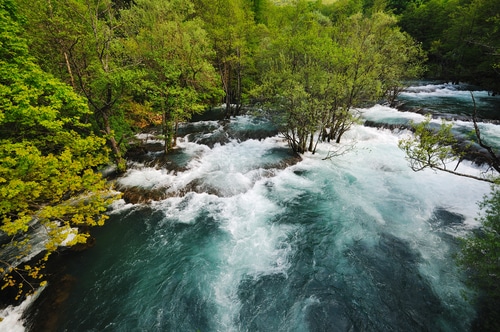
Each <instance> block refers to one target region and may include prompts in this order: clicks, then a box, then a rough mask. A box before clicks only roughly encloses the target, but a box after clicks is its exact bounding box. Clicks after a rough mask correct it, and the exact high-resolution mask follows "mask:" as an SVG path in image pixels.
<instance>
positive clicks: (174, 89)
mask: <svg viewBox="0 0 500 332" xmlns="http://www.w3.org/2000/svg"><path fill="white" fill-rule="evenodd" d="M193 14H194V10H193V4H192V3H191V2H189V1H176V0H171V1H168V2H165V1H159V0H138V1H136V2H135V4H134V5H133V6H131V8H130V9H128V10H124V11H122V12H121V15H122V21H123V24H124V27H123V28H122V29H123V33H124V35H125V36H126V37H127V43H126V44H125V46H126V49H127V51H128V52H129V53H130V54H131V56H132V57H133V58H134V59H135V61H136V62H137V63H138V64H139V67H140V68H141V70H142V71H143V73H144V76H143V81H142V89H143V90H144V91H145V94H147V96H145V99H146V100H149V101H150V103H151V106H152V107H156V108H157V109H159V110H160V111H161V114H162V122H163V133H164V136H165V152H167V151H168V150H170V149H171V148H172V147H173V145H175V141H176V140H175V135H176V128H177V125H178V123H179V122H182V121H187V120H189V119H190V118H191V116H192V115H193V114H195V113H199V112H201V111H203V110H204V109H205V108H206V105H207V104H209V102H210V101H211V100H212V99H214V98H215V97H216V96H218V95H219V94H220V92H219V90H218V88H217V83H218V82H217V79H218V77H217V75H216V72H215V70H214V68H213V66H212V65H211V63H210V60H211V59H212V58H213V56H214V52H213V50H212V48H211V44H210V42H209V39H208V36H207V33H206V31H205V30H204V29H203V28H202V22H201V20H200V19H198V18H194V17H193Z"/></svg>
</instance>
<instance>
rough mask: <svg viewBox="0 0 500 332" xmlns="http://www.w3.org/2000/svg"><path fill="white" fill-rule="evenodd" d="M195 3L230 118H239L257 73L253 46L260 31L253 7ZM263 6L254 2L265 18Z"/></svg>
mask: <svg viewBox="0 0 500 332" xmlns="http://www.w3.org/2000/svg"><path fill="white" fill-rule="evenodd" d="M194 3H195V9H196V13H197V15H199V16H200V17H201V18H202V20H203V22H204V23H205V29H206V31H207V33H208V37H209V38H210V39H211V41H212V45H213V48H214V50H215V59H214V60H215V61H214V67H215V68H216V69H217V71H218V73H219V76H220V79H221V83H222V87H223V89H224V95H225V96H224V103H225V105H226V117H230V116H231V115H238V114H239V113H240V110H241V107H242V104H243V98H244V95H245V90H246V89H248V87H247V86H245V83H247V82H248V76H249V75H250V73H252V69H253V62H252V56H253V54H254V46H255V45H256V43H253V42H252V37H254V35H253V33H254V32H255V31H256V30H255V21H254V16H253V12H252V10H251V7H250V5H252V4H250V1H248V0H217V1H201V0H195V1H194ZM262 6H263V4H262V2H261V1H254V2H253V5H252V7H253V8H254V9H255V10H256V11H257V12H256V15H257V14H258V15H260V14H262V12H261V11H260V12H259V10H261V9H262ZM257 19H259V20H262V18H257ZM234 105H235V106H234Z"/></svg>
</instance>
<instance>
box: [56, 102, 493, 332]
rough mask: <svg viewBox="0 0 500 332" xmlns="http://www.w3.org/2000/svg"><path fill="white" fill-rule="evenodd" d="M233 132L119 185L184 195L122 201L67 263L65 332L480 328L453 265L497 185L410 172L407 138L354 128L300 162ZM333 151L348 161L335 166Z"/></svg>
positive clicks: (236, 125)
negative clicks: (69, 285) (175, 167)
mask: <svg viewBox="0 0 500 332" xmlns="http://www.w3.org/2000/svg"><path fill="white" fill-rule="evenodd" d="M362 111H363V116H364V117H365V118H367V119H368V118H369V119H371V120H376V121H385V120H386V119H388V118H394V119H396V118H399V119H406V120H408V119H413V120H421V119H422V116H421V115H418V114H413V113H401V112H398V111H396V110H394V109H390V108H387V107H383V106H378V105H377V106H375V107H373V108H370V109H365V110H362ZM458 124H460V123H458ZM222 125H223V124H221V123H217V122H212V121H207V122H200V123H198V124H196V125H189V128H184V129H185V131H184V136H183V137H181V138H180V140H179V143H178V146H179V151H178V153H177V157H178V158H180V159H181V160H182V164H183V167H182V169H181V170H179V171H177V172H175V173H174V172H171V171H168V170H166V169H162V168H153V167H145V166H144V165H139V164H136V165H135V166H133V167H132V168H131V169H130V170H129V172H128V173H127V174H125V176H124V177H123V178H121V179H120V180H119V181H120V183H121V185H124V186H131V187H134V186H142V187H143V188H146V189H154V190H164V191H165V192H168V193H169V194H173V195H169V196H172V197H170V198H168V199H165V200H161V201H157V202H153V203H151V204H148V205H132V204H126V203H125V202H124V201H120V202H117V204H115V205H114V206H113V209H112V211H111V212H110V216H111V217H110V220H109V221H108V222H107V224H106V225H105V226H104V227H102V228H100V229H98V230H96V231H95V238H96V240H97V242H96V245H95V246H94V247H92V248H90V249H88V250H87V251H85V252H82V253H80V254H78V255H76V256H75V257H74V258H72V259H71V261H69V262H68V263H67V264H68V265H67V267H66V270H65V271H66V272H67V273H69V274H71V275H72V276H74V277H75V278H76V282H75V285H74V287H73V289H72V291H71V293H70V297H69V298H68V300H67V301H66V302H65V304H64V306H63V308H62V309H61V310H60V312H59V321H58V326H57V331H71V332H73V331H425V330H429V331H467V330H468V329H469V327H470V324H471V322H472V321H473V319H474V317H475V309H474V307H473V306H472V305H471V304H470V303H469V302H467V301H466V300H464V297H463V295H464V294H469V295H470V291H469V290H468V289H467V288H466V287H465V286H464V284H463V276H462V275H461V273H460V271H458V269H457V268H456V266H455V264H454V260H453V255H454V254H455V253H456V251H457V249H458V247H457V240H456V238H457V236H461V235H464V234H466V233H467V232H469V231H470V230H471V229H472V228H473V227H475V226H476V225H477V223H476V221H475V217H476V215H477V212H478V207H477V204H476V202H478V201H479V200H481V198H482V196H483V195H484V194H486V193H488V192H489V186H488V184H486V183H480V182H478V181H474V180H471V179H466V178H459V177H455V176H452V175H449V174H441V173H435V172H432V171H424V172H420V173H414V172H412V171H411V170H410V169H409V168H408V166H407V163H406V161H405V159H404V155H403V152H402V151H400V150H399V149H398V148H397V143H398V140H399V139H400V138H403V137H406V136H407V135H409V133H408V132H406V131H404V130H400V131H394V132H391V131H388V130H378V129H376V128H368V127H363V126H355V127H354V128H353V129H352V130H351V131H350V132H348V133H347V134H346V135H345V137H344V141H343V143H342V144H341V145H340V146H339V145H330V144H320V146H319V148H318V152H317V153H316V154H315V155H305V156H304V158H303V159H302V160H301V161H299V162H296V163H293V162H292V160H293V158H292V156H291V155H290V153H289V152H288V151H289V150H288V149H287V146H286V142H284V141H283V140H282V139H281V138H280V137H279V136H272V137H270V138H265V139H264V138H263V137H262V136H264V135H261V132H260V131H259V126H263V127H264V131H267V132H271V131H272V128H270V127H269V125H268V124H266V123H265V122H263V121H262V119H256V118H253V117H250V116H243V117H239V118H237V119H234V120H232V122H231V123H230V124H229V125H228V124H226V126H229V127H226V128H230V135H226V136H225V137H224V141H223V142H222V141H221V135H222V134H221V133H223V131H222V130H221V126H222ZM193 127H198V128H199V129H200V128H201V130H200V131H197V130H196V128H193ZM485 128H486V129H488V130H489V132H490V136H491V137H495V136H496V135H497V129H496V127H495V126H494V125H491V127H485ZM240 133H241V135H240ZM212 135H214V136H217V137H216V138H214V139H212V137H211V136H212ZM252 135H255V136H257V139H248V138H249V137H252ZM497 137H500V135H498V136H497ZM207 142H210V143H207ZM332 150H336V151H347V150H348V151H349V152H348V153H345V154H341V155H339V156H338V157H335V158H333V159H331V160H322V159H323V158H324V157H325V156H326V155H327V154H328V153H329V152H331V151H332ZM461 170H462V171H464V172H469V173H473V174H477V173H479V172H481V170H479V169H477V168H475V167H474V166H472V165H470V164H468V163H467V162H464V163H463V164H462V165H461ZM176 193H177V195H176Z"/></svg>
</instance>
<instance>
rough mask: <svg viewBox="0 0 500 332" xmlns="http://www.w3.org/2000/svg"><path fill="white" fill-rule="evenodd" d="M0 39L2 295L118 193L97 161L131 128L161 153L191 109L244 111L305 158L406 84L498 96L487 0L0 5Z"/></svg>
mask: <svg viewBox="0 0 500 332" xmlns="http://www.w3.org/2000/svg"><path fill="white" fill-rule="evenodd" d="M0 45H1V47H0V73H1V75H0V218H1V219H2V222H1V227H0V232H1V236H0V241H1V243H2V246H3V247H4V249H5V248H7V247H9V248H11V249H9V250H10V251H9V253H10V256H9V257H4V258H3V259H2V260H0V273H2V275H3V280H4V282H3V283H2V289H6V288H7V289H8V288H13V289H16V290H15V291H14V295H16V296H17V297H18V298H19V297H20V296H22V295H23V294H25V293H29V292H30V291H32V290H34V289H36V288H37V287H38V285H39V284H43V282H44V281H43V280H44V274H43V266H44V264H45V262H46V260H47V259H48V257H49V255H50V254H51V253H53V252H54V251H56V250H57V248H58V247H60V246H71V245H74V244H77V243H85V242H86V240H87V238H88V236H89V235H88V232H89V228H90V227H91V226H95V225H102V224H103V223H104V220H105V219H106V215H105V214H103V212H104V211H105V210H106V208H107V206H108V205H109V204H110V203H111V202H112V201H113V200H114V199H116V198H117V197H119V194H118V193H117V192H115V191H114V190H113V188H112V187H111V186H110V184H109V183H108V182H107V181H106V179H105V178H104V177H103V176H102V174H101V172H99V171H100V170H102V169H103V167H105V166H108V165H109V164H114V165H115V166H114V168H115V172H116V173H120V172H123V171H125V170H126V167H127V162H126V153H127V149H128V148H129V147H130V146H131V145H133V144H134V134H136V133H138V132H140V131H141V130H142V129H143V128H145V127H148V126H158V127H161V128H162V139H163V140H164V142H165V153H168V152H169V151H171V150H172V149H173V148H174V147H175V142H176V131H177V126H178V124H179V123H181V122H185V121H189V120H190V119H191V117H192V116H193V115H195V114H199V113H202V112H204V111H205V110H207V109H210V108H212V107H220V106H221V105H222V106H223V109H224V112H223V113H224V116H225V117H226V118H230V117H232V116H235V115H238V114H241V112H242V110H243V107H244V106H255V107H256V108H259V109H262V110H264V111H265V112H266V115H268V116H269V117H270V118H272V119H273V121H275V123H276V124H277V125H278V127H279V128H280V132H281V133H282V134H283V135H284V137H285V138H286V139H287V140H288V142H289V144H290V147H291V148H292V149H293V150H294V151H295V152H296V153H298V154H302V153H306V152H311V153H314V152H315V149H316V144H317V142H318V141H320V140H322V141H331V142H340V140H341V138H342V136H343V134H344V133H345V132H346V131H347V130H349V128H350V126H352V125H353V124H354V123H356V121H357V119H358V115H357V114H356V107H358V106H362V105H366V104H369V103H373V102H380V101H381V100H385V101H387V102H388V103H390V104H393V103H394V102H395V100H396V98H397V96H398V94H399V92H401V91H402V89H404V88H405V84H406V82H407V81H408V80H411V79H417V78H422V77H425V78H429V79H440V80H444V81H449V82H469V83H473V84H476V85H478V86H482V87H483V88H484V89H486V90H488V91H491V93H492V94H497V93H498V92H500V57H499V54H500V53H499V52H500V1H499V0H489V1H486V0H337V1H321V0H318V1H304V0H296V1H292V0H290V1H272V0H217V1H206V0H49V1H46V0H44V1H42V0H34V1H20V0H0ZM317 133H319V135H317ZM39 231H43V232H46V234H47V235H46V236H47V241H46V248H45V249H46V250H45V251H44V253H43V254H42V255H41V256H40V255H39V256H37V257H35V258H33V259H31V260H30V261H29V260H28V259H26V258H27V257H30V253H31V251H32V249H33V246H34V244H33V243H32V242H31V241H30V236H29V235H28V234H33V233H35V232H39ZM30 258H31V257H30ZM9 286H14V287H9Z"/></svg>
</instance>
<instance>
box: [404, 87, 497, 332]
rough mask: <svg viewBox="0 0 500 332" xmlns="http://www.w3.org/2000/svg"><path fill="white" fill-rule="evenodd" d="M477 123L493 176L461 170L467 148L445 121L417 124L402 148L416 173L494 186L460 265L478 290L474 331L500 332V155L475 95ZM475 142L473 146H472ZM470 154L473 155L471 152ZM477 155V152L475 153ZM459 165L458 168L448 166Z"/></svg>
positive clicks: (465, 244) (466, 240)
mask: <svg viewBox="0 0 500 332" xmlns="http://www.w3.org/2000/svg"><path fill="white" fill-rule="evenodd" d="M471 96H472V100H473V102H474V112H473V117H472V120H473V123H474V129H475V130H474V135H475V137H474V141H475V143H476V144H477V145H478V146H479V147H481V148H483V149H484V150H485V151H486V153H487V154H486V161H487V163H488V164H489V166H490V168H491V170H493V174H492V175H491V176H490V177H486V178H485V177H477V176H472V175H470V174H464V173H460V172H458V171H457V167H458V164H459V163H460V162H461V161H462V158H463V157H464V153H465V152H466V150H467V149H464V148H463V147H461V148H460V147H459V146H458V144H457V143H458V142H457V139H456V138H455V136H454V135H453V132H452V125H451V124H449V123H445V122H443V123H442V124H441V126H440V127H439V128H432V127H431V125H430V118H427V119H426V120H425V121H424V122H422V123H420V124H417V125H414V126H413V128H414V130H415V133H414V136H413V137H411V138H407V139H403V140H401V141H400V142H399V147H400V148H401V149H402V150H403V151H405V153H406V158H407V160H408V161H409V164H410V167H411V168H412V169H413V170H414V171H420V170H423V169H425V168H431V169H434V170H439V171H444V172H448V173H451V174H455V175H458V176H464V177H469V178H473V179H476V180H480V181H486V182H491V183H492V191H491V194H490V195H489V196H487V197H484V199H483V201H482V202H481V204H480V208H481V209H482V215H480V217H479V218H478V221H479V222H480V227H479V228H478V229H477V230H474V231H472V232H471V233H470V234H469V235H468V236H466V237H465V238H463V239H462V250H461V251H460V252H459V254H458V260H457V262H458V264H459V265H460V266H461V267H462V268H463V269H464V270H465V271H466V273H467V283H468V284H469V286H471V287H473V288H474V289H476V290H477V291H478V298H477V299H476V300H477V301H476V303H477V304H478V309H479V310H480V312H479V313H480V315H479V317H478V319H476V323H475V325H476V326H475V327H474V329H477V330H481V331H498V329H499V327H500V325H499V323H498V322H499V320H498V304H499V303H500V287H499V285H500V264H499V261H500V235H499V234H500V233H499V231H500V190H499V188H498V180H499V178H498V174H499V173H500V158H499V156H498V154H497V152H496V151H495V150H494V149H493V148H492V147H491V146H489V145H488V144H487V143H486V142H485V141H484V140H483V138H482V136H481V132H480V130H479V127H478V125H477V109H476V105H475V101H474V96H473V95H472V94H471ZM472 144H473V142H471V143H470V144H469V147H470V146H472ZM468 153H471V152H470V151H468ZM472 153H473V152H472ZM453 163H456V166H455V168H454V169H449V168H447V165H448V164H453Z"/></svg>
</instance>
